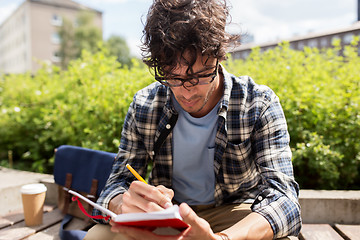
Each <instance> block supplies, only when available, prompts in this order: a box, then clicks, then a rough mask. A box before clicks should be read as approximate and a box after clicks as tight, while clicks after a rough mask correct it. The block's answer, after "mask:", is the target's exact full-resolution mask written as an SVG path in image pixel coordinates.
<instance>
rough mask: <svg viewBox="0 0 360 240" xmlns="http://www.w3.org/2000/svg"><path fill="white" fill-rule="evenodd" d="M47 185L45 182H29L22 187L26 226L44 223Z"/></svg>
mask: <svg viewBox="0 0 360 240" xmlns="http://www.w3.org/2000/svg"><path fill="white" fill-rule="evenodd" d="M46 190H47V189H46V187H45V185H44V184H41V183H37V184H27V185H24V186H22V187H21V190H20V191H21V197H22V203H23V208H24V217H25V224H26V226H36V225H40V224H42V221H43V208H44V202H45V194H46Z"/></svg>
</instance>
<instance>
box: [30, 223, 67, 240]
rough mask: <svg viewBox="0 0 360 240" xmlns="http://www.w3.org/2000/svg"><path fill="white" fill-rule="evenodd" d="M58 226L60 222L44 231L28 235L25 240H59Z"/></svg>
mask: <svg viewBox="0 0 360 240" xmlns="http://www.w3.org/2000/svg"><path fill="white" fill-rule="evenodd" d="M60 226H61V223H57V224H55V225H53V226H51V227H50V228H47V229H45V230H44V231H41V232H38V233H36V234H34V235H31V236H30V237H28V238H26V240H60V236H59V229H60Z"/></svg>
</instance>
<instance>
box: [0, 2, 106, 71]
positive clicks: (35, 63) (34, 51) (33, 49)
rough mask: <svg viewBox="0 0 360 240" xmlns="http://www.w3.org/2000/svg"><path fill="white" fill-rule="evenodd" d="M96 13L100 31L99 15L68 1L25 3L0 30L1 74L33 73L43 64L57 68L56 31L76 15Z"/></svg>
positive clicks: (95, 20)
mask: <svg viewBox="0 0 360 240" xmlns="http://www.w3.org/2000/svg"><path fill="white" fill-rule="evenodd" d="M82 10H89V11H93V12H94V13H95V19H94V24H95V25H96V26H97V27H99V28H100V29H102V12H101V11H98V10H95V9H92V8H89V7H86V6H84V5H81V4H79V3H77V2H74V1H71V0H25V1H24V2H23V3H22V4H21V5H20V6H19V7H18V8H17V9H16V10H15V11H14V12H13V13H12V15H11V16H10V17H8V18H7V19H6V20H5V21H4V22H3V23H2V24H1V26H0V73H5V74H6V73H24V72H27V71H31V72H32V73H34V72H36V70H38V69H39V67H40V66H41V63H42V62H47V63H52V64H59V63H60V58H59V49H60V37H59V34H58V31H59V28H60V27H61V26H62V23H63V19H64V18H67V19H69V20H71V21H73V22H74V23H75V22H76V18H77V16H78V13H79V12H80V11H82Z"/></svg>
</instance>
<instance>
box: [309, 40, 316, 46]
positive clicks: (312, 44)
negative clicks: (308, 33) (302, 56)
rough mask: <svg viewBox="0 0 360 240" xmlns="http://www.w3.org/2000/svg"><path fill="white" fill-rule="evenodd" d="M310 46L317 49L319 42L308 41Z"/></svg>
mask: <svg viewBox="0 0 360 240" xmlns="http://www.w3.org/2000/svg"><path fill="white" fill-rule="evenodd" d="M308 46H309V47H317V40H316V39H310V40H309V41H308Z"/></svg>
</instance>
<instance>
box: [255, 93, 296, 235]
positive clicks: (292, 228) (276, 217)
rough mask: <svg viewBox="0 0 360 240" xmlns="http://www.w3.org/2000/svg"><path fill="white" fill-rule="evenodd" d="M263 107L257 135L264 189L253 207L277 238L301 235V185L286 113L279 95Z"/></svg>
mask: <svg viewBox="0 0 360 240" xmlns="http://www.w3.org/2000/svg"><path fill="white" fill-rule="evenodd" d="M263 109H264V110H263V111H262V113H261V115H260V117H259V118H258V120H257V122H256V124H255V135H254V149H255V152H256V165H257V167H258V169H259V171H260V174H261V178H262V184H263V185H262V187H261V188H262V189H263V190H262V191H261V192H260V194H258V196H257V197H256V199H255V202H254V203H253V205H252V210H253V211H254V212H257V213H259V214H261V215H262V216H263V217H265V218H266V219H267V220H268V222H269V223H270V225H271V227H272V230H273V232H274V238H279V237H284V236H291V235H298V234H299V232H300V229H301V216H300V205H299V202H298V195H299V186H298V184H297V183H296V181H295V179H294V174H293V166H292V162H291V157H292V155H291V150H290V147H289V142H290V136H289V133H288V130H287V124H286V120H285V115H284V112H283V110H282V108H281V105H280V103H279V99H278V97H277V96H275V95H273V96H272V97H271V100H270V101H269V102H268V104H266V105H265V106H264V108H263Z"/></svg>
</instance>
